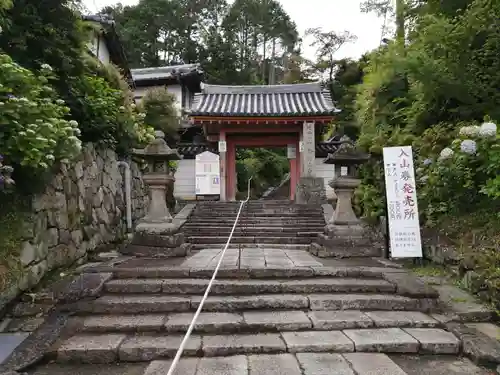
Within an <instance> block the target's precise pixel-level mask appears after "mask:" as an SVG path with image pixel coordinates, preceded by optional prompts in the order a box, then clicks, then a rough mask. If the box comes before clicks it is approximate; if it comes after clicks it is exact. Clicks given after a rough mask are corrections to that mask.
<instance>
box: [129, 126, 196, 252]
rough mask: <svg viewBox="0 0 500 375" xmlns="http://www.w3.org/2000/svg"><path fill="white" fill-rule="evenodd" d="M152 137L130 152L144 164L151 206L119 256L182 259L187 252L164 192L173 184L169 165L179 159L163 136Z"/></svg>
mask: <svg viewBox="0 0 500 375" xmlns="http://www.w3.org/2000/svg"><path fill="white" fill-rule="evenodd" d="M155 136H156V137H155V139H154V140H153V141H152V142H151V143H150V144H148V145H147V146H146V147H145V148H144V149H139V150H137V149H136V150H134V151H133V153H134V155H135V156H138V157H140V158H141V159H143V160H145V161H146V163H147V167H146V170H145V172H144V174H143V176H142V179H143V181H144V182H145V183H146V185H148V187H149V190H150V202H149V210H148V213H147V215H146V216H145V217H144V218H142V219H141V220H140V221H139V224H137V227H136V228H135V233H134V236H133V238H132V242H131V243H130V244H129V245H127V246H126V247H125V248H124V249H122V253H126V254H130V255H135V256H146V257H170V256H184V255H186V252H187V245H186V244H184V235H183V234H182V233H178V231H179V227H180V225H179V223H176V222H175V220H173V219H172V215H171V214H170V212H169V210H168V206H167V202H166V192H167V189H168V188H169V186H171V185H172V184H173V183H174V181H175V178H174V176H173V175H172V173H171V171H170V167H169V162H170V161H171V160H179V159H181V158H182V157H181V156H180V155H179V154H178V153H177V150H173V149H171V148H170V147H169V146H168V145H167V142H165V139H164V137H165V135H164V133H163V132H161V131H157V132H156V133H155Z"/></svg>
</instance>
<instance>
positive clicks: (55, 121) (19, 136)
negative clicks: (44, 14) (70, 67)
mask: <svg viewBox="0 0 500 375" xmlns="http://www.w3.org/2000/svg"><path fill="white" fill-rule="evenodd" d="M51 72H52V69H51V67H50V66H48V65H43V66H42V70H41V72H40V74H39V75H36V74H34V73H32V72H31V71H29V70H28V69H25V68H23V67H21V66H19V65H18V64H16V63H14V62H13V61H12V59H11V58H10V57H9V56H8V55H5V54H0V107H1V109H2V110H1V112H0V149H1V150H2V152H3V156H4V157H5V159H6V161H8V162H10V163H14V164H17V165H21V166H24V167H28V168H31V169H33V170H38V169H48V168H49V167H51V166H52V165H53V163H54V162H55V161H56V160H61V159H65V158H72V157H73V156H74V155H76V154H77V153H78V152H79V151H80V147H81V142H80V140H79V139H78V137H77V136H78V135H79V134H80V131H79V129H78V123H77V122H76V121H73V120H71V121H68V120H67V119H66V115H67V114H68V112H69V109H68V108H67V107H66V106H65V105H64V101H62V100H61V99H58V97H57V95H56V93H55V92H54V90H53V89H52V87H51V86H50V85H49V79H51V77H52V75H51Z"/></svg>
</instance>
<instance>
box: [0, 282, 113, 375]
mask: <svg viewBox="0 0 500 375" xmlns="http://www.w3.org/2000/svg"><path fill="white" fill-rule="evenodd" d="M112 276H113V275H112V273H82V274H80V275H77V276H76V277H74V278H73V279H71V280H69V279H64V280H61V283H60V285H57V284H56V285H55V288H56V290H55V291H52V292H46V293H45V294H44V296H43V298H45V299H47V298H50V299H51V300H52V301H53V303H54V304H55V306H54V304H52V305H50V307H49V309H50V312H49V315H48V317H47V318H46V319H45V321H44V322H43V323H42V324H41V325H40V326H39V327H38V328H37V329H36V330H35V331H34V332H32V333H31V334H30V335H29V336H28V337H27V338H26V340H25V341H23V342H22V343H21V345H19V346H18V347H17V348H16V349H15V350H14V351H13V352H12V353H11V354H10V356H9V357H8V358H7V359H6V360H5V361H4V362H3V363H2V364H1V365H0V374H2V375H3V373H2V371H3V372H6V374H9V375H14V374H17V373H16V372H15V371H21V370H24V369H26V368H27V367H30V366H32V365H34V364H35V363H37V362H39V361H41V360H42V359H43V358H44V357H45V355H46V353H47V352H48V351H49V349H50V347H51V346H52V345H53V344H54V343H55V342H56V341H57V340H58V339H59V337H60V336H61V335H62V334H63V333H64V331H65V330H66V329H67V326H68V322H69V318H70V313H68V312H64V311H63V310H64V306H65V305H66V306H67V304H74V303H77V302H78V301H81V300H84V299H96V298H98V297H99V296H100V295H101V292H102V290H103V289H104V285H105V283H106V282H107V281H109V280H111V278H112ZM49 294H51V295H49ZM48 295H49V296H48Z"/></svg>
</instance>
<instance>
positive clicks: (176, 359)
mask: <svg viewBox="0 0 500 375" xmlns="http://www.w3.org/2000/svg"><path fill="white" fill-rule="evenodd" d="M252 178H253V177H250V178H249V179H248V194H247V199H245V200H244V201H241V202H240V207H239V209H238V213H237V214H236V219H235V220H234V224H233V228H232V229H231V233H229V238H228V239H227V242H226V246H224V249H223V250H222V252H221V255H220V258H219V261H218V262H217V265H216V266H215V270H214V274H213V275H212V278H211V279H210V282H209V283H208V286H207V289H206V290H205V294H204V295H203V298H202V299H201V301H200V305H199V306H198V309H197V310H196V312H195V314H194V316H193V320H192V321H191V324H190V325H189V328H188V330H187V332H186V334H185V335H184V338H183V339H182V342H181V345H180V346H179V349H178V350H177V353H176V354H175V357H174V360H173V361H172V364H171V365H170V369H169V370H168V372H167V375H173V374H174V371H175V368H176V367H177V364H178V363H179V361H180V359H181V356H182V353H183V352H184V347H185V346H186V344H187V342H188V340H189V337H190V336H191V333H192V332H193V329H194V326H195V325H196V321H197V320H198V316H199V315H200V313H201V310H202V309H203V305H204V304H205V301H206V300H207V297H208V294H209V293H210V289H211V288H212V284H213V283H214V281H215V278H216V277H217V272H219V268H220V266H221V264H222V259H224V255H225V254H226V250H227V248H228V247H229V243H230V242H231V239H232V238H233V233H234V230H235V229H236V225H237V224H238V220H239V218H240V214H241V209H242V208H243V206H244V205H245V203H247V202H248V201H249V199H250V181H251V180H252Z"/></svg>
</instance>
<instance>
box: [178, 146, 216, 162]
mask: <svg viewBox="0 0 500 375" xmlns="http://www.w3.org/2000/svg"><path fill="white" fill-rule="evenodd" d="M175 149H176V150H177V152H178V153H179V154H181V155H182V156H184V159H194V158H195V156H196V155H198V154H201V153H202V152H205V151H210V152H213V153H215V154H218V153H219V151H217V146H215V145H209V144H195V143H181V144H178V145H177V146H176V147H175Z"/></svg>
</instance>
